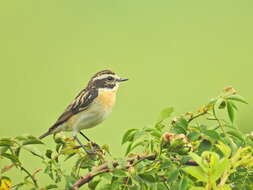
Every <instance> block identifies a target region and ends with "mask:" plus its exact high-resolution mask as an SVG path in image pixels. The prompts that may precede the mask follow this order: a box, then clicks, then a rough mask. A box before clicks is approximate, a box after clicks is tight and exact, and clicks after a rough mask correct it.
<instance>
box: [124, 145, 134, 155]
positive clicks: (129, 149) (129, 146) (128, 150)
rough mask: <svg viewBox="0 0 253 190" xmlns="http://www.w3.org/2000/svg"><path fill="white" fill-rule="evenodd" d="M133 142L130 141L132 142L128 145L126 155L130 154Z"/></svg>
mask: <svg viewBox="0 0 253 190" xmlns="http://www.w3.org/2000/svg"><path fill="white" fill-rule="evenodd" d="M132 144H133V143H130V144H129V145H128V146H127V149H126V153H125V156H126V155H128V153H129V152H130V151H131V149H132Z"/></svg>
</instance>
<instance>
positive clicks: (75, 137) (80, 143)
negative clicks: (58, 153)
mask: <svg viewBox="0 0 253 190" xmlns="http://www.w3.org/2000/svg"><path fill="white" fill-rule="evenodd" d="M74 139H75V140H76V141H77V142H78V143H79V145H80V146H81V147H82V148H83V150H84V151H85V152H86V153H87V154H92V152H91V151H88V150H87V149H86V148H85V146H84V145H83V144H82V142H81V141H80V140H79V139H78V138H77V136H76V135H75V136H74Z"/></svg>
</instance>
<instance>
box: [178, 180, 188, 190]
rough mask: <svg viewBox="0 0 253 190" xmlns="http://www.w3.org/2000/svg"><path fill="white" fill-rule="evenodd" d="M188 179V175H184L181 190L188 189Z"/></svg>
mask: <svg viewBox="0 0 253 190" xmlns="http://www.w3.org/2000/svg"><path fill="white" fill-rule="evenodd" d="M187 186H188V180H187V178H186V177H182V178H181V180H180V183H179V189H180V190H187Z"/></svg>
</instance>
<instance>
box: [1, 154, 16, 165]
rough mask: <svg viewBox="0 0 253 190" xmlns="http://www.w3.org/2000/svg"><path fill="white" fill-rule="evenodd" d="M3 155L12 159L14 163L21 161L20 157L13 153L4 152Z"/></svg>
mask: <svg viewBox="0 0 253 190" xmlns="http://www.w3.org/2000/svg"><path fill="white" fill-rule="evenodd" d="M1 156H3V157H5V158H7V159H9V160H11V161H12V162H13V163H19V160H18V157H17V156H15V155H13V154H9V153H3V154H1Z"/></svg>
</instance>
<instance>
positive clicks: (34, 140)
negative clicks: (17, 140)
mask: <svg viewBox="0 0 253 190" xmlns="http://www.w3.org/2000/svg"><path fill="white" fill-rule="evenodd" d="M29 144H44V143H43V142H42V141H41V140H39V139H37V138H36V137H33V136H29V137H28V140H26V141H24V142H23V145H29Z"/></svg>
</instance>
